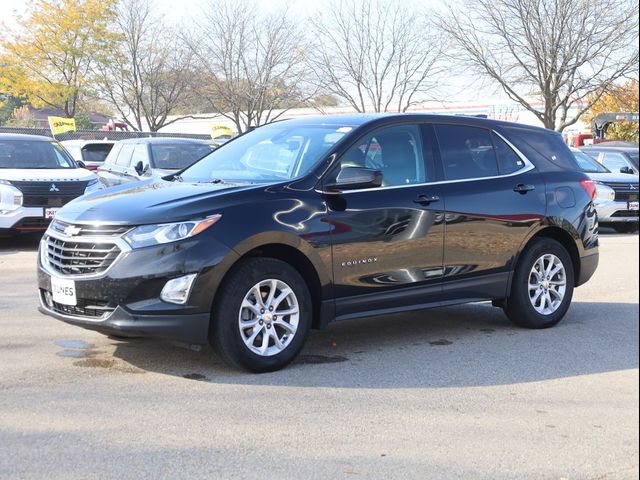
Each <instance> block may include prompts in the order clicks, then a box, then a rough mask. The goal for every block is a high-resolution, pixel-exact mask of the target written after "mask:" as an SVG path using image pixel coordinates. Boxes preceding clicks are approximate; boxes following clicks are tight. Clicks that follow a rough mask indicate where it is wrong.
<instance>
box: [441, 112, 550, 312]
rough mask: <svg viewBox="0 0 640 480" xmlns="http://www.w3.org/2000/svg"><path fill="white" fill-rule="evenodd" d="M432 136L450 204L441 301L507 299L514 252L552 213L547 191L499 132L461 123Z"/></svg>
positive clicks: (446, 216) (525, 161) (442, 129)
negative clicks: (444, 299) (546, 195)
mask: <svg viewBox="0 0 640 480" xmlns="http://www.w3.org/2000/svg"><path fill="white" fill-rule="evenodd" d="M434 130H435V134H436V138H437V142H438V146H439V149H438V153H439V155H438V159H439V164H440V166H441V169H442V170H441V175H442V176H443V182H442V188H443V193H444V197H445V198H446V213H445V249H444V283H443V295H444V296H445V298H447V299H448V300H456V299H472V298H480V297H484V298H487V297H494V296H495V297H501V296H503V295H504V294H505V292H506V288H507V283H508V278H509V272H510V270H511V269H512V268H513V261H514V258H515V253H516V252H517V251H518V250H519V248H520V247H521V245H522V243H523V242H524V240H525V238H526V237H527V236H528V234H529V232H530V231H531V230H532V229H533V228H534V226H535V225H536V224H537V223H539V222H540V221H541V219H542V218H543V217H544V215H545V213H546V201H545V185H544V183H543V181H542V178H541V176H540V174H539V172H538V171H537V170H535V168H534V166H533V165H532V164H531V163H530V162H529V161H528V160H527V159H526V158H525V157H524V156H523V155H522V154H521V153H519V152H517V151H516V149H515V147H513V146H512V145H511V144H509V143H508V141H507V140H506V139H505V138H503V137H502V136H500V135H499V134H497V133H496V132H493V131H491V130H489V129H485V128H479V127H476V126H467V125H461V124H442V125H434ZM478 292H480V295H478Z"/></svg>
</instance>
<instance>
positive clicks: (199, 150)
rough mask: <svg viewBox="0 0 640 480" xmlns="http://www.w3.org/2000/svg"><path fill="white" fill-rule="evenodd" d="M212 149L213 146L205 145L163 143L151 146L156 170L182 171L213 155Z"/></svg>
mask: <svg viewBox="0 0 640 480" xmlns="http://www.w3.org/2000/svg"><path fill="white" fill-rule="evenodd" d="M212 149H213V147H212V146H210V145H206V144H203V143H196V144H189V143H175V144H170V143H169V144H167V143H163V144H157V145H151V155H152V156H153V164H154V167H155V168H162V169H166V170H182V169H183V168H187V167H188V166H189V165H191V164H192V163H193V162H195V161H196V160H199V159H201V158H202V157H204V156H205V155H207V154H208V153H211V150H212Z"/></svg>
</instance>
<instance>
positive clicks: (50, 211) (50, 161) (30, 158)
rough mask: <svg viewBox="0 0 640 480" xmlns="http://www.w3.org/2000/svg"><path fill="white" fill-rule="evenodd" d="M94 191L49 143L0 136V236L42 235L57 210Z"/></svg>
mask: <svg viewBox="0 0 640 480" xmlns="http://www.w3.org/2000/svg"><path fill="white" fill-rule="evenodd" d="M98 188H99V183H98V179H97V178H96V176H95V174H93V173H91V172H89V171H88V170H85V169H84V168H80V167H79V166H78V165H77V164H76V162H74V161H73V159H72V158H71V157H70V156H69V154H68V153H67V151H66V150H65V149H64V148H62V146H61V145H60V144H59V143H58V142H56V141H54V140H53V139H51V138H48V137H41V136H36V135H18V134H9V133H0V235H3V236H6V235H11V234H14V233H18V232H26V231H34V230H42V231H44V230H45V229H46V228H47V226H48V225H49V223H50V222H51V219H52V218H53V216H54V215H55V213H56V212H57V211H58V209H59V208H60V207H62V206H63V205H65V204H66V203H68V202H70V201H71V200H73V199H74V198H76V197H78V196H80V195H83V194H84V193H86V192H90V191H93V190H96V189H98Z"/></svg>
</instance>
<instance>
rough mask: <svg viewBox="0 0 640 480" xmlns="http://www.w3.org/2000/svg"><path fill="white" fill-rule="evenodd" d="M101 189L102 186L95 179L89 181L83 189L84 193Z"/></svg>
mask: <svg viewBox="0 0 640 480" xmlns="http://www.w3.org/2000/svg"><path fill="white" fill-rule="evenodd" d="M101 189H102V184H101V183H100V181H99V180H98V179H97V178H94V179H93V180H89V183H87V186H86V187H85V188H84V193H91V192H95V191H96V190H101Z"/></svg>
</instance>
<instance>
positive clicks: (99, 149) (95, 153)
mask: <svg viewBox="0 0 640 480" xmlns="http://www.w3.org/2000/svg"><path fill="white" fill-rule="evenodd" d="M60 143H61V144H62V146H63V147H64V148H65V149H66V150H67V152H69V153H70V154H71V156H72V157H73V159H74V160H75V161H76V162H80V164H81V165H84V167H85V168H86V169H87V170H97V169H98V167H99V166H100V165H102V164H103V163H104V160H105V158H107V155H109V152H110V151H111V148H113V145H114V144H115V143H116V142H115V140H64V141H62V142H60Z"/></svg>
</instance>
